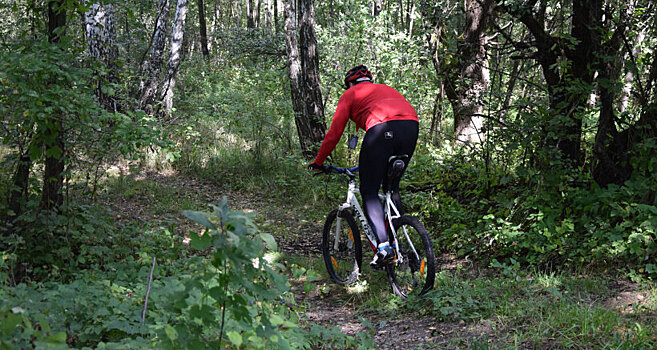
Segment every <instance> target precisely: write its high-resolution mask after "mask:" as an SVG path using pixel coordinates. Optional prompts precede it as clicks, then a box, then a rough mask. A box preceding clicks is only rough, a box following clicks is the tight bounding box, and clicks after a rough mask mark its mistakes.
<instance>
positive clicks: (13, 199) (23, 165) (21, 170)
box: [5, 150, 32, 234]
mask: <svg viewBox="0 0 657 350" xmlns="http://www.w3.org/2000/svg"><path fill="white" fill-rule="evenodd" d="M31 168H32V160H31V159H30V155H29V153H28V152H27V150H20V156H19V158H18V164H17V165H16V172H15V173H14V177H13V178H12V181H11V183H12V187H11V191H10V193H9V203H8V209H9V210H8V213H7V218H6V219H7V221H6V222H7V227H8V230H7V231H6V232H5V233H6V234H11V233H12V231H13V229H12V227H11V225H10V224H11V223H13V222H14V220H15V219H16V218H17V217H18V216H20V215H21V214H22V212H23V203H24V202H25V201H27V189H28V184H29V180H30V169H31Z"/></svg>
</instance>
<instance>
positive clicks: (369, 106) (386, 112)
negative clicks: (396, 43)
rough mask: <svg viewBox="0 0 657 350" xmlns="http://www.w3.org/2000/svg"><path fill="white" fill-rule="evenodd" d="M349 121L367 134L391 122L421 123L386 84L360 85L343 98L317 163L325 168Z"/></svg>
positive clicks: (320, 150) (408, 104)
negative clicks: (379, 125)
mask: <svg viewBox="0 0 657 350" xmlns="http://www.w3.org/2000/svg"><path fill="white" fill-rule="evenodd" d="M349 119H351V120H353V121H354V122H355V123H356V126H357V127H358V128H360V129H364V130H365V131H367V130H369V128H371V127H373V126H375V125H378V124H381V123H384V122H387V121H390V120H415V121H417V120H418V119H417V113H415V109H413V106H411V104H410V103H408V101H406V99H405V98H404V96H402V95H401V94H400V93H399V92H397V90H395V89H393V88H391V87H390V86H387V85H383V84H373V83H369V82H362V83H360V84H356V85H354V86H352V87H351V88H349V89H347V91H345V92H344V94H342V96H340V100H338V107H337V108H336V110H335V115H333V121H332V122H331V127H330V128H329V131H328V132H327V133H326V136H324V141H322V146H321V147H320V148H319V152H318V153H317V158H315V164H317V165H322V164H323V163H324V160H326V157H328V156H329V154H331V152H333V149H335V146H336V145H337V144H338V141H340V137H342V133H343V132H344V128H345V127H346V126H347V122H349Z"/></svg>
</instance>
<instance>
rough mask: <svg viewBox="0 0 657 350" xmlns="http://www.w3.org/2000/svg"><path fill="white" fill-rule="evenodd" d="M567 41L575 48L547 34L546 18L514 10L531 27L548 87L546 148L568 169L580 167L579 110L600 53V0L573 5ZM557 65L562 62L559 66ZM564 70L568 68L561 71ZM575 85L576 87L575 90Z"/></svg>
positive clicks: (583, 105)
mask: <svg viewBox="0 0 657 350" xmlns="http://www.w3.org/2000/svg"><path fill="white" fill-rule="evenodd" d="M572 10H573V16H572V26H571V32H570V37H572V38H573V39H575V40H573V41H574V42H575V44H574V46H573V45H572V43H571V42H569V41H564V40H563V39H562V38H561V36H551V35H550V34H548V33H546V32H545V20H544V19H543V18H542V15H541V14H538V15H534V14H533V13H532V9H514V10H513V11H512V15H514V16H516V18H518V19H519V20H520V21H521V22H522V23H523V24H525V26H526V27H527V28H528V29H529V31H530V32H531V34H532V35H533V37H534V45H535V47H536V49H537V52H536V54H535V55H534V56H535V58H536V60H537V61H538V63H539V64H540V65H541V69H542V71H543V76H544V78H545V81H546V83H547V89H548V94H549V99H550V102H549V106H550V111H549V114H550V120H549V121H548V122H547V123H546V124H545V125H544V130H543V133H544V135H545V142H546V143H547V146H548V147H549V148H552V149H555V150H557V151H558V154H559V156H560V158H561V160H563V161H565V162H566V163H569V164H570V165H572V166H579V165H581V164H582V160H583V159H582V157H581V156H580V150H581V136H582V115H583V113H582V110H584V109H585V108H586V103H587V98H588V97H589V96H590V93H591V90H590V89H589V88H587V87H589V86H592V82H593V73H594V70H593V69H592V68H591V67H592V65H595V61H596V59H597V57H596V54H597V53H599V52H598V50H599V47H600V34H599V33H598V30H599V29H600V28H601V18H602V0H583V1H575V2H573V4H572ZM559 62H561V63H559ZM562 67H567V68H566V69H563V70H562V69H560V68H562ZM573 87H577V89H573Z"/></svg>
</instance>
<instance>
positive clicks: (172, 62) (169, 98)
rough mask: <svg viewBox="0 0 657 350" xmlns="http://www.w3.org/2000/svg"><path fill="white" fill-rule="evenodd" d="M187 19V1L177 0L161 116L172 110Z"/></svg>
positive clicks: (168, 113)
mask: <svg viewBox="0 0 657 350" xmlns="http://www.w3.org/2000/svg"><path fill="white" fill-rule="evenodd" d="M186 17H187V0H178V5H177V6H176V16H175V18H174V20H173V32H172V33H171V54H170V55H169V61H168V62H167V78H166V80H165V81H164V86H163V92H162V97H163V105H164V111H163V116H168V115H170V114H171V110H172V109H173V89H174V88H175V86H176V74H177V73H178V67H179V66H180V61H181V60H182V46H183V38H184V36H185V18H186Z"/></svg>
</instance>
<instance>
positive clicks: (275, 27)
mask: <svg viewBox="0 0 657 350" xmlns="http://www.w3.org/2000/svg"><path fill="white" fill-rule="evenodd" d="M274 31H275V32H276V31H278V0H274Z"/></svg>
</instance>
